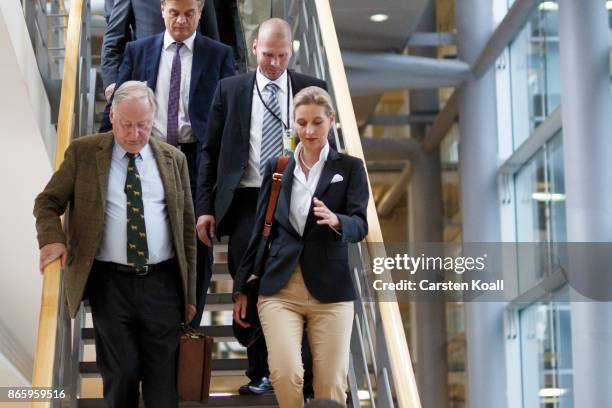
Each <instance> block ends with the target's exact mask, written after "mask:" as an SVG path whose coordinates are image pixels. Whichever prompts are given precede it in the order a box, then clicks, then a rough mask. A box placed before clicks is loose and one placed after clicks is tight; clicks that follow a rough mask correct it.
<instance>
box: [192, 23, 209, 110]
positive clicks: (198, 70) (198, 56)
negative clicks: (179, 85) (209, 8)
mask: <svg viewBox="0 0 612 408" xmlns="http://www.w3.org/2000/svg"><path fill="white" fill-rule="evenodd" d="M207 48H208V47H207V45H206V43H205V40H204V37H202V36H201V35H200V34H199V33H196V36H195V40H194V41H193V58H192V62H191V79H190V83H189V102H190V105H189V106H191V98H192V97H193V94H194V92H195V90H196V87H197V86H198V82H199V81H198V78H200V76H201V75H203V74H204V73H205V72H206V71H208V70H209V69H210V64H211V63H212V60H211V58H206V54H207V52H208V50H207ZM204 76H206V75H204Z"/></svg>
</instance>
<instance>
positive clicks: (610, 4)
mask: <svg viewBox="0 0 612 408" xmlns="http://www.w3.org/2000/svg"><path fill="white" fill-rule="evenodd" d="M606 8H607V9H608V10H612V1H610V0H608V1H606Z"/></svg>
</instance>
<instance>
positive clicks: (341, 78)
mask: <svg viewBox="0 0 612 408" xmlns="http://www.w3.org/2000/svg"><path fill="white" fill-rule="evenodd" d="M314 1H315V6H316V9H317V14H318V18H319V27H320V31H321V37H322V42H323V47H324V49H325V55H326V58H327V66H328V70H329V78H328V81H329V82H331V83H332V84H333V89H334V95H335V102H336V109H337V110H338V116H339V117H340V118H341V123H342V135H343V140H344V145H345V148H346V151H347V153H348V154H350V155H352V156H355V157H359V158H360V159H362V160H364V162H365V159H364V154H363V148H362V146H361V139H360V137H359V129H358V127H357V120H356V118H355V111H354V109H353V103H352V100H351V94H350V91H349V86H348V81H347V78H346V72H345V70H344V64H343V63H342V55H341V52H340V45H339V43H338V37H337V34H336V28H335V24H334V19H333V15H332V12H331V7H330V4H329V0H314ZM366 172H367V169H366ZM368 186H369V189H370V201H369V203H368V213H367V216H368V230H369V232H368V235H367V237H366V242H367V244H368V249H369V251H370V254H372V255H373V256H378V255H382V256H384V254H379V252H380V251H381V250H382V245H381V244H382V242H383V236H382V231H381V228H380V223H379V220H378V215H377V213H376V206H375V204H374V199H373V195H372V189H371V186H370V184H369V177H368ZM378 306H379V310H380V317H381V320H382V326H383V330H384V337H385V341H386V346H387V350H388V354H389V361H390V364H391V373H392V377H393V383H394V385H395V394H396V398H397V403H398V406H399V407H401V408H420V407H421V402H420V399H419V394H418V389H417V384H416V378H415V376H414V371H413V367H412V360H411V358H410V352H409V350H408V344H407V341H406V335H405V333H404V327H403V322H402V318H401V315H400V311H399V307H398V304H397V302H380V303H379V305H378Z"/></svg>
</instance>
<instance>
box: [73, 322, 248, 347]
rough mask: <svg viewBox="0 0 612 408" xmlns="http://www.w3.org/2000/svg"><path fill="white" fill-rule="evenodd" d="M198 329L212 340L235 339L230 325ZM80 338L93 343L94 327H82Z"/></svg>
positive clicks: (87, 342)
mask: <svg viewBox="0 0 612 408" xmlns="http://www.w3.org/2000/svg"><path fill="white" fill-rule="evenodd" d="M199 331H200V332H202V333H204V334H206V335H207V336H210V337H212V338H213V339H214V341H218V342H224V341H236V338H235V337H234V332H233V331H232V326H230V325H224V326H204V327H200V329H199ZM81 339H82V340H83V341H84V342H85V344H93V341H94V329H93V328H92V327H85V328H82V329H81Z"/></svg>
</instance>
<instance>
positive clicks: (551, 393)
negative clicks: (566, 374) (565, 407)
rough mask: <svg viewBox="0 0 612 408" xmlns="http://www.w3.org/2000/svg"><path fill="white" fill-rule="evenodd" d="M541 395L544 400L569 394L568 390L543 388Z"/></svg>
mask: <svg viewBox="0 0 612 408" xmlns="http://www.w3.org/2000/svg"><path fill="white" fill-rule="evenodd" d="M539 394H540V397H542V398H551V397H560V396H562V395H565V394H567V390H566V389H565V388H541V389H540V392H539Z"/></svg>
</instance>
